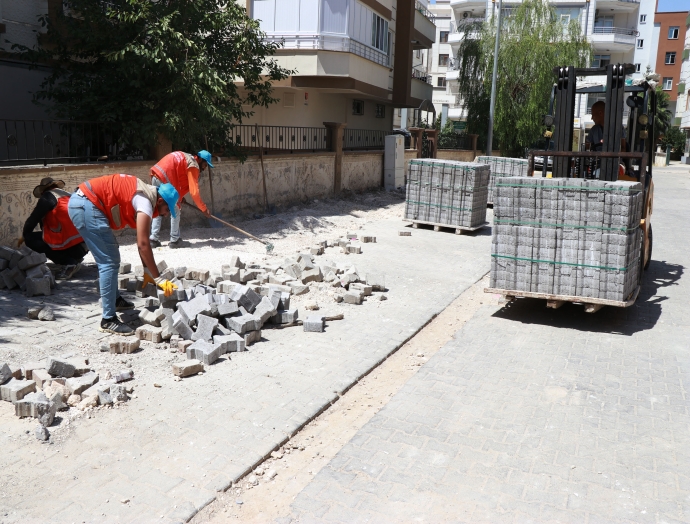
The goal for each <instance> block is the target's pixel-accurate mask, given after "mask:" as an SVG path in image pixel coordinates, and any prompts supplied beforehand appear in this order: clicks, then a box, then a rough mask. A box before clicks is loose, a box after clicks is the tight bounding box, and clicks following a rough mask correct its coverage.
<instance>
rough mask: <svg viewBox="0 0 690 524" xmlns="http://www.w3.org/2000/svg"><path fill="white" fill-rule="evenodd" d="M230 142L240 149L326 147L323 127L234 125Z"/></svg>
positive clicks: (314, 148)
mask: <svg viewBox="0 0 690 524" xmlns="http://www.w3.org/2000/svg"><path fill="white" fill-rule="evenodd" d="M231 140H232V142H233V143H234V145H235V146H236V147H238V148H240V149H243V150H248V151H253V150H256V151H258V150H259V149H260V148H263V149H264V150H266V151H270V150H278V151H324V150H326V149H328V144H327V143H326V128H325V127H291V126H251V125H245V126H235V127H234V128H233V131H232V139H231Z"/></svg>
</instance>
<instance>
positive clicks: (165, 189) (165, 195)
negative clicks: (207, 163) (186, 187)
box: [158, 184, 180, 218]
mask: <svg viewBox="0 0 690 524" xmlns="http://www.w3.org/2000/svg"><path fill="white" fill-rule="evenodd" d="M158 194H159V195H160V197H161V198H162V199H163V200H165V203H166V204H168V207H169V208H170V214H171V215H172V216H173V218H177V201H178V200H179V199H180V194H179V193H178V192H177V189H175V186H173V185H172V184H163V185H161V186H160V187H159V188H158Z"/></svg>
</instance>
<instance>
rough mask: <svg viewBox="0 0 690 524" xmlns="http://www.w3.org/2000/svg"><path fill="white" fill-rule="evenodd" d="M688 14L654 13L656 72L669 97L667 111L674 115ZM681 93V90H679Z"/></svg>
mask: <svg viewBox="0 0 690 524" xmlns="http://www.w3.org/2000/svg"><path fill="white" fill-rule="evenodd" d="M687 16H688V12H687V11H685V12H676V13H656V14H655V15H654V25H655V26H658V28H659V42H658V49H657V57H656V68H655V70H656V72H657V74H658V75H659V76H660V79H659V83H660V84H661V88H662V89H663V90H664V91H666V92H667V93H668V95H669V98H670V102H669V107H668V108H669V111H670V112H671V114H672V115H675V113H676V102H677V100H678V91H679V89H678V87H679V85H680V71H681V63H682V61H683V48H684V46H685V19H686V18H687ZM681 91H682V89H681Z"/></svg>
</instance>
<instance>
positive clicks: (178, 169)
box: [150, 150, 213, 249]
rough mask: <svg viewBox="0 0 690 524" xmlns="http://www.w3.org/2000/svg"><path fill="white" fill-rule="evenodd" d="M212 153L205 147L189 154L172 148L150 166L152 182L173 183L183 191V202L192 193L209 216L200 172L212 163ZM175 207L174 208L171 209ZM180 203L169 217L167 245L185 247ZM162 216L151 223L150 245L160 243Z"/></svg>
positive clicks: (157, 184) (157, 245)
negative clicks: (201, 188)
mask: <svg viewBox="0 0 690 524" xmlns="http://www.w3.org/2000/svg"><path fill="white" fill-rule="evenodd" d="M211 160H212V157H211V153H209V152H208V151H206V150H201V151H199V152H198V153H197V154H196V155H190V154H189V153H184V152H182V151H173V152H172V153H170V154H168V155H165V156H164V157H163V158H161V159H160V161H159V162H158V163H157V164H156V165H155V166H153V167H152V168H151V172H150V175H151V183H152V184H153V185H154V186H160V185H161V184H166V183H167V184H172V185H173V186H174V187H175V189H177V192H178V193H179V195H180V202H179V203H182V199H183V198H184V197H185V195H186V194H187V193H189V194H190V195H192V200H194V203H195V204H196V207H198V208H199V209H200V210H201V211H202V212H203V213H204V214H205V215H206V216H207V217H210V216H211V212H210V211H209V210H208V208H207V207H206V204H204V201H203V200H202V199H201V195H200V194H199V174H200V173H201V172H202V171H204V170H205V169H206V166H210V167H213V163H212V162H211ZM170 211H172V208H171V209H170ZM180 211H181V209H180V207H179V205H178V207H177V210H176V214H175V215H172V213H171V218H170V243H169V244H168V247H170V248H173V249H175V248H178V247H182V238H180ZM162 222H163V220H162V219H161V218H160V217H158V218H154V219H153V223H152V224H151V237H150V240H151V245H152V246H153V247H159V246H160V245H161V242H160V232H161V224H162Z"/></svg>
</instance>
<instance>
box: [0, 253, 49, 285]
mask: <svg viewBox="0 0 690 524" xmlns="http://www.w3.org/2000/svg"><path fill="white" fill-rule="evenodd" d="M47 261H48V259H47V258H46V256H45V255H44V254H43V253H36V252H35V251H32V250H31V249H29V248H28V247H26V246H22V247H21V249H12V248H9V247H5V246H0V289H8V290H12V289H17V288H18V289H20V290H21V291H24V292H25V293H26V296H28V297H33V296H37V295H44V296H48V295H50V294H51V291H52V289H53V288H54V287H55V278H54V277H53V274H52V273H51V271H50V269H48V266H47V265H46V262H47Z"/></svg>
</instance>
